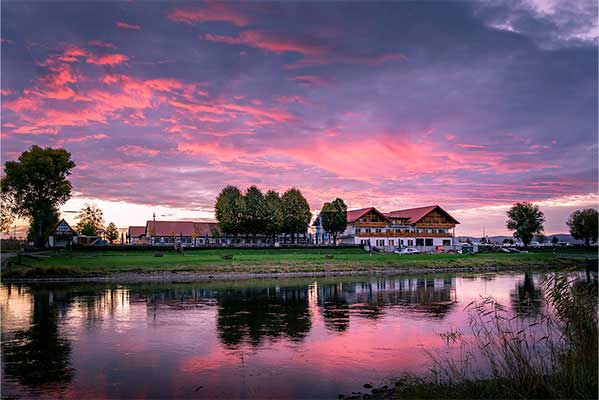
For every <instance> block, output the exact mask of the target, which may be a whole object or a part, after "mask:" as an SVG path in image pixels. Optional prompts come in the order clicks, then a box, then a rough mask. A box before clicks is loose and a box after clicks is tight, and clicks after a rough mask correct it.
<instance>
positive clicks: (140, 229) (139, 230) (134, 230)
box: [129, 226, 146, 238]
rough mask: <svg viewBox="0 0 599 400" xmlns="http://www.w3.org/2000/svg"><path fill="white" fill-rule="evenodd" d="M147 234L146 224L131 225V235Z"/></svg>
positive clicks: (136, 236)
mask: <svg viewBox="0 0 599 400" xmlns="http://www.w3.org/2000/svg"><path fill="white" fill-rule="evenodd" d="M145 234H146V227H145V226H130V227H129V237H132V238H134V237H135V238H138V237H140V236H143V235H145Z"/></svg>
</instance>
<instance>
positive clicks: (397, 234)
mask: <svg viewBox="0 0 599 400" xmlns="http://www.w3.org/2000/svg"><path fill="white" fill-rule="evenodd" d="M356 236H360V237H410V238H417V237H418V238H433V237H453V235H452V234H451V233H449V232H447V233H425V232H420V233H419V232H356Z"/></svg>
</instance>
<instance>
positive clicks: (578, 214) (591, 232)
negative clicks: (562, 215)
mask: <svg viewBox="0 0 599 400" xmlns="http://www.w3.org/2000/svg"><path fill="white" fill-rule="evenodd" d="M598 220H599V218H598V213H597V210H595V209H594V208H585V209H583V210H577V211H574V212H573V213H572V214H571V215H570V218H568V221H567V222H566V224H567V225H568V226H569V227H570V234H571V235H572V236H573V237H574V239H578V240H584V243H585V244H586V245H587V246H588V245H589V243H590V241H591V240H592V241H593V242H596V241H597V233H598V232H597V230H598V229H599V224H598Z"/></svg>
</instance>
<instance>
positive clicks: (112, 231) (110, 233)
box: [106, 222, 119, 243]
mask: <svg viewBox="0 0 599 400" xmlns="http://www.w3.org/2000/svg"><path fill="white" fill-rule="evenodd" d="M118 238H119V230H118V228H117V227H116V225H115V224H114V222H111V223H109V224H108V226H107V227H106V239H107V240H108V241H109V242H110V243H112V242H114V241H115V240H117V239H118Z"/></svg>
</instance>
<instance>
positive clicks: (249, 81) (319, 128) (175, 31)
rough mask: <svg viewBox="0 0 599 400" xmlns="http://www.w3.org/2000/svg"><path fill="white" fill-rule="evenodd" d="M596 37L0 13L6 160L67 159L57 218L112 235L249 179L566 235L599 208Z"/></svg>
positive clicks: (163, 6) (588, 29)
mask: <svg viewBox="0 0 599 400" xmlns="http://www.w3.org/2000/svg"><path fill="white" fill-rule="evenodd" d="M597 29H598V28H597V6H596V2H595V1H588V2H562V3H561V5H560V4H558V2H557V1H549V0H543V1H541V0H534V1H533V0H527V1H511V0H510V1H492V2H487V1H480V2H474V1H468V2H464V1H461V2H453V3H452V2H430V1H427V2H421V3H418V2H386V3H368V4H360V3H356V2H352V3H341V2H326V3H325V2H322V3H321V2H308V3H303V4H302V3H293V2H284V3H283V2H281V3H267V2H256V3H251V2H237V3H223V2H204V3H201V2H196V3H193V4H186V3H183V2H167V1H162V2H144V1H139V2H135V1H133V2H89V3H83V2H64V3H59V2H16V1H13V2H7V1H4V2H2V30H1V38H2V52H1V55H2V63H1V67H2V108H1V110H2V143H1V144H2V150H1V156H2V161H3V162H4V161H6V160H11V159H15V158H16V157H18V155H19V154H20V153H21V152H22V151H24V150H26V149H27V148H28V147H30V146H31V145H33V144H38V145H42V146H52V147H64V148H66V149H68V150H69V151H70V152H71V153H72V157H73V159H74V160H75V162H76V163H77V167H76V168H75V169H74V171H73V174H72V176H71V180H72V183H73V188H74V196H73V199H72V200H71V201H69V203H67V204H66V205H65V207H63V210H69V211H70V210H78V209H79V208H80V207H81V206H82V205H83V203H84V202H86V201H93V202H95V203H96V204H98V205H100V206H101V207H102V208H103V209H104V211H105V216H106V219H107V222H108V221H114V222H115V223H116V224H117V225H118V226H122V227H124V226H128V225H144V224H145V221H146V220H147V219H151V217H152V213H153V212H156V215H157V217H158V218H159V219H178V218H194V219H211V218H213V215H212V207H213V204H214V199H215V196H216V194H217V193H218V192H219V191H220V189H221V188H222V187H223V186H224V185H226V184H233V185H238V186H239V187H241V188H245V187H247V186H249V185H253V184H255V185H258V186H259V187H260V188H262V189H263V190H267V189H270V188H272V189H275V190H279V191H284V190H285V189H287V188H289V187H291V186H296V187H298V188H300V189H301V191H302V193H303V194H304V195H305V196H306V197H307V199H308V201H309V203H310V206H311V208H312V209H313V210H317V209H320V208H321V207H322V204H323V202H324V201H329V200H332V199H334V198H335V197H341V198H343V199H344V200H345V201H346V203H347V204H348V206H349V207H350V208H360V207H365V206H371V205H373V206H376V207H377V208H378V209H380V210H381V211H391V210H395V209H400V208H408V207H416V206H421V205H430V204H440V205H441V206H442V207H444V208H445V209H446V210H448V211H450V212H451V213H452V214H454V215H455V216H456V218H457V219H458V220H460V221H461V222H462V224H461V225H459V226H458V228H456V233H457V234H469V235H477V236H480V235H481V234H482V229H483V226H484V227H485V229H486V232H487V233H488V234H507V233H508V232H507V231H506V229H505V210H506V209H507V207H508V206H509V205H511V204H513V203H514V202H517V201H524V200H528V201H534V202H537V203H538V204H539V205H540V206H541V209H542V210H543V211H544V212H545V213H546V216H547V223H546V225H545V231H546V232H547V233H549V234H551V233H563V232H567V228H566V226H565V225H564V221H565V219H566V218H567V216H568V215H569V213H571V212H572V211H573V210H575V209H577V208H580V207H589V206H594V207H596V206H597V201H598V195H597V174H598V169H597V161H598V160H597V152H598V147H597V119H598V112H597V107H598V98H597V87H598V80H597V68H598V64H597V56H598V52H597V38H598V31H597ZM65 216H66V217H67V218H68V219H70V220H72V217H73V214H65Z"/></svg>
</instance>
